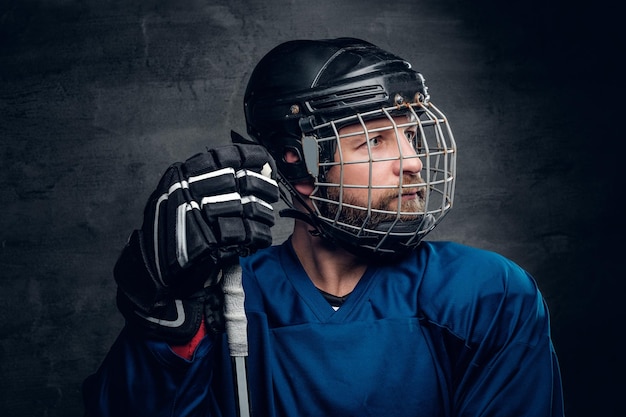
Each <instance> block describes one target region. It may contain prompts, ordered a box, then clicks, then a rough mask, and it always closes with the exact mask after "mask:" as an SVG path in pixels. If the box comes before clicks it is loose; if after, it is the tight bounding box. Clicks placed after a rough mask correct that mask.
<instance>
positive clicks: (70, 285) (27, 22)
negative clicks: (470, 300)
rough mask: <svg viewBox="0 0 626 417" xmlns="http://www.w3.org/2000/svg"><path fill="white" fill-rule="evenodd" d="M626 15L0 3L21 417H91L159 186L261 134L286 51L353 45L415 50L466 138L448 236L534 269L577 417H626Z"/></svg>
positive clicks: (7, 305) (282, 232)
mask: <svg viewBox="0 0 626 417" xmlns="http://www.w3.org/2000/svg"><path fill="white" fill-rule="evenodd" d="M583 6H584V7H583ZM617 16H619V15H618V14H617V13H616V12H615V11H613V10H610V9H607V8H606V7H604V5H603V4H601V3H599V2H594V3H593V4H584V5H581V6H575V5H574V3H571V4H570V3H566V2H562V3H561V2H557V1H550V0H544V1H539V0H529V1H526V2H516V1H502V2H498V1H495V0H494V1H490V0H479V1H471V2H470V1H467V2H463V1H460V0H456V1H455V0H440V1H426V0H413V1H411V0H397V1H394V2H380V1H373V0H362V1H357V0H341V1H327V0H317V1H315V2H304V1H295V0H293V1H287V0H275V1H267V0H266V1H245V0H231V1H226V0H217V1H209V0H204V1H202V0H178V1H173V0H171V1H157V0H153V1H148V0H146V1H143V0H142V1H105V0H100V1H96V0H82V1H80V0H54V1H52V0H50V1H43V0H41V1H35V0H2V1H0V140H1V142H0V158H1V159H0V161H1V162H0V163H1V166H2V173H1V174H0V185H1V187H2V193H0V410H2V414H3V415H6V416H11V417H13V416H31V417H35V416H37V417H38V416H64V417H66V416H78V415H81V413H82V405H81V397H80V384H81V381H82V379H83V378H84V377H85V376H86V375H87V374H89V373H91V372H93V371H95V369H96V368H97V366H98V364H99V363H100V361H101V360H102V358H103V357H104V355H105V354H106V351H107V350H108V348H109V346H110V345H111V343H112V342H113V340H114V338H115V336H116V334H117V332H118V331H119V329H120V327H121V326H122V319H121V317H120V316H119V314H118V313H117V311H116V308H115V302H114V293H115V286H114V283H113V280H112V274H111V271H112V267H113V264H114V262H115V259H116V257H117V255H118V253H119V250H120V249H121V247H122V246H123V244H124V242H125V240H126V238H127V236H128V234H129V232H130V231H131V229H133V228H134V227H136V226H138V225H139V223H140V221H141V213H142V209H143V204H144V201H145V199H146V198H147V196H148V195H149V193H150V191H151V190H152V188H153V187H154V186H155V184H156V182H157V180H158V178H159V177H160V174H161V173H162V172H163V170H164V169H165V168H166V167H167V165H168V164H169V163H171V162H173V161H177V160H182V159H185V158H187V157H188V156H190V155H191V154H193V153H196V152H198V151H202V150H203V149H205V147H207V146H214V145H217V144H221V143H226V142H227V141H228V138H229V135H228V134H229V131H230V129H236V130H239V131H241V132H243V131H244V128H243V127H242V126H243V118H242V117H243V116H242V103H241V101H242V95H243V90H244V88H245V84H246V82H247V77H248V75H249V73H250V71H251V69H252V66H253V65H254V64H255V63H256V61H257V60H258V59H259V58H260V57H261V56H262V55H263V54H264V53H265V52H267V51H268V50H269V49H270V48H271V47H273V46H275V45H276V44H277V43H279V42H282V41H285V40H289V39H292V38H322V37H336V36H355V37H361V38H364V39H366V40H369V41H371V42H374V43H377V44H379V45H380V46H382V47H384V48H388V49H391V50H393V51H395V52H396V53H398V54H400V55H402V56H405V57H406V58H409V59H410V60H411V61H412V62H413V64H414V66H415V67H416V68H417V69H419V70H420V71H422V72H423V73H424V75H425V76H426V79H427V82H428V84H429V86H430V92H431V94H432V98H433V102H434V103H435V104H437V105H438V106H439V107H440V108H442V109H443V110H444V111H445V112H446V113H447V115H448V117H449V119H450V121H451V124H452V126H453V129H454V131H455V136H456V139H457V142H458V145H459V166H458V183H457V190H458V193H457V200H456V207H455V208H454V210H453V212H452V214H450V216H449V217H448V218H446V220H445V221H444V222H443V224H442V225H441V226H440V227H439V228H438V229H437V231H436V232H435V233H434V234H433V235H432V238H433V239H452V240H456V241H460V242H463V243H467V244H470V245H474V246H479V247H482V248H486V249H492V250H495V251H498V252H500V253H502V254H504V255H506V256H508V257H510V258H512V259H513V260H515V261H516V262H518V263H519V264H520V265H522V266H523V267H524V268H526V269H527V270H528V271H530V272H531V273H532V274H533V275H534V276H535V278H536V279H537V281H538V283H539V286H540V288H541V290H542V292H543V294H544V296H545V298H546V299H547V301H548V304H549V306H550V311H551V317H552V324H553V335H554V341H555V344H556V348H557V351H558V353H559V355H560V361H561V366H562V372H563V377H564V388H565V400H566V410H567V413H568V416H569V417H575V416H576V417H577V416H607V417H608V416H624V415H626V407H625V406H624V402H623V399H622V398H621V397H622V396H623V394H624V391H625V389H626V384H625V383H624V378H623V373H624V370H625V369H624V368H625V366H624V365H625V364H624V358H623V355H624V354H623V352H622V345H621V339H622V338H621V334H622V333H623V332H624V309H623V307H622V305H623V294H624V288H625V285H624V282H623V280H624V278H625V276H626V274H625V268H624V265H623V257H624V254H623V252H624V251H623V249H624V244H623V240H622V239H623V235H624V234H623V232H624V214H623V213H624V205H623V203H621V202H620V200H621V198H620V194H621V189H620V187H621V186H623V185H622V183H623V179H624V178H623V174H621V172H622V171H621V170H620V169H619V166H620V164H623V162H622V159H623V155H624V154H623V151H622V148H623V146H622V144H621V141H622V140H623V129H622V130H619V131H618V130H617V128H616V125H617V122H618V121H619V119H618V117H619V116H621V112H620V113H619V114H618V110H621V109H622V108H623V105H619V104H618V103H619V102H618V100H617V98H613V96H614V94H615V92H614V89H616V88H617V86H618V83H617V76H618V75H619V74H620V70H619V69H618V67H617V62H618V61H619V59H618V57H619V54H620V53H622V52H623V51H624V43H623V40H622V39H621V38H619V37H618V34H619V29H620V26H619V24H618V22H617V20H618V17H617ZM289 226H290V225H289V222H280V224H279V226H277V228H276V241H277V242H278V241H281V240H282V239H284V238H285V236H286V235H287V233H288V228H289ZM529 383H533V382H532V381H529Z"/></svg>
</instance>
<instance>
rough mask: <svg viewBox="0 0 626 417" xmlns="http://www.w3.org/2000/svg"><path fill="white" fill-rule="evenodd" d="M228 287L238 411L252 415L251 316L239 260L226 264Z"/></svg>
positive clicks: (227, 311)
mask: <svg viewBox="0 0 626 417" xmlns="http://www.w3.org/2000/svg"><path fill="white" fill-rule="evenodd" d="M222 289H223V291H224V318H225V319H226V335H227V337H228V348H229V350H230V357H231V359H232V366H233V374H234V379H235V400H236V402H237V415H238V416H239V417H250V399H249V397H248V376H247V369H246V366H247V358H248V335H247V326H248V320H247V318H246V312H245V310H244V298H245V295H244V292H243V284H242V282H241V266H240V265H239V262H235V263H233V264H231V265H228V266H226V267H224V270H223V277H222Z"/></svg>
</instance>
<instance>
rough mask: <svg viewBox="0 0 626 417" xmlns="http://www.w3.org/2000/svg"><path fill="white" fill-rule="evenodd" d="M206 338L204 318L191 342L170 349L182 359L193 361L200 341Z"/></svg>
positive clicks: (172, 346)
mask: <svg viewBox="0 0 626 417" xmlns="http://www.w3.org/2000/svg"><path fill="white" fill-rule="evenodd" d="M204 336H206V328H205V327H204V318H203V319H202V323H201V324H200V328H199V329H198V332H197V333H196V334H195V335H194V336H193V337H192V338H191V340H190V341H189V342H187V343H185V344H184V345H170V348H171V349H172V351H173V352H174V353H175V354H177V355H178V356H180V357H181V358H185V359H187V360H191V358H192V357H193V354H194V352H195V351H196V348H197V347H198V345H199V344H200V341H201V340H202V338H203V337H204Z"/></svg>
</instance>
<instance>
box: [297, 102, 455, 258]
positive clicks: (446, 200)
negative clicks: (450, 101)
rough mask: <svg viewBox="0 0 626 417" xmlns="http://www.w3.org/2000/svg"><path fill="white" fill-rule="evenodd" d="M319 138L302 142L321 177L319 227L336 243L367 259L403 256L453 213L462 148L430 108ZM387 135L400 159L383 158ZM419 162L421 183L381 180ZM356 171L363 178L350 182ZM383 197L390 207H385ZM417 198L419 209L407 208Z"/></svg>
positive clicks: (420, 106)
mask: <svg viewBox="0 0 626 417" xmlns="http://www.w3.org/2000/svg"><path fill="white" fill-rule="evenodd" d="M373 121H376V122H375V123H373ZM348 126H350V128H349V129H346V127H348ZM314 131H315V132H317V134H316V135H307V136H305V137H303V140H302V146H303V151H304V159H305V161H306V165H307V169H308V170H309V172H310V174H311V175H312V176H313V177H314V178H315V183H314V184H315V189H314V191H313V193H312V195H311V196H310V199H311V202H312V205H313V211H314V213H315V215H316V216H317V217H318V219H319V220H320V226H321V227H322V228H323V229H324V231H325V232H326V234H328V235H330V236H332V237H334V238H335V239H336V240H339V241H343V242H344V243H348V244H349V245H351V246H353V247H355V248H358V250H360V251H365V253H371V252H374V253H376V254H380V255H385V254H390V255H394V254H398V253H403V252H405V251H406V250H409V249H411V248H413V247H415V246H417V245H418V244H419V242H420V241H421V240H422V239H423V238H424V237H425V236H426V234H428V233H429V232H430V231H432V230H433V229H434V228H435V226H436V225H437V224H438V223H439V222H440V221H441V219H443V217H444V216H445V215H446V214H447V213H448V211H449V210H450V209H451V208H452V205H453V201H454V187H455V179H456V154H457V149H456V143H455V141H454V137H453V134H452V130H451V128H450V125H449V123H448V121H447V119H446V117H445V115H444V114H443V113H442V112H441V111H440V110H439V109H438V108H437V107H435V106H434V105H433V104H432V103H431V102H429V101H425V102H424V101H419V100H416V101H415V102H413V103H402V104H399V105H396V106H392V107H386V108H381V109H378V110H373V111H369V112H364V113H357V114H355V115H352V116H349V117H344V118H341V119H336V120H332V121H329V122H326V123H323V124H320V125H318V126H314ZM407 132H409V133H408V135H407ZM382 136H384V137H386V138H387V139H386V140H387V141H389V140H390V139H388V138H395V141H396V142H395V144H394V145H393V146H395V152H386V153H384V155H383V154H381V153H380V152H379V151H378V150H377V146H378V142H377V140H379V138H380V137H382ZM407 136H408V137H407ZM354 141H358V142H359V143H360V145H359V146H361V151H360V152H359V153H358V155H356V156H355V153H354V152H352V147H351V146H352V145H348V144H350V143H354ZM402 141H408V142H409V143H410V145H411V146H410V147H407V146H406V144H403V143H402ZM386 146H387V149H388V150H389V149H390V148H389V146H390V145H389V143H387V145H386ZM415 158H417V159H419V161H420V163H421V166H422V168H421V170H420V172H419V174H417V176H413V177H407V176H403V175H398V179H397V181H396V182H395V183H391V184H385V183H381V180H380V178H376V174H377V172H379V173H380V171H379V170H377V167H381V166H382V165H383V164H385V163H387V164H388V165H389V164H391V163H392V164H396V167H397V168H396V169H398V170H399V172H402V171H404V170H405V169H406V167H407V166H408V165H409V164H412V166H415V161H412V160H413V159H415ZM354 168H357V169H359V172H361V173H362V174H361V176H360V177H359V178H358V180H356V181H355V180H354V178H352V180H348V179H347V178H346V176H345V172H347V171H348V170H350V169H354ZM354 195H359V196H360V199H355V198H353V196H354ZM380 195H385V196H386V197H385V198H386V199H387V200H386V201H387V202H388V204H385V205H383V206H381V205H379V201H380V199H379V198H377V197H378V196H380ZM412 195H416V196H417V197H415V199H416V200H417V203H415V202H413V203H411V204H409V205H407V204H405V201H406V200H407V199H408V197H409V196H412Z"/></svg>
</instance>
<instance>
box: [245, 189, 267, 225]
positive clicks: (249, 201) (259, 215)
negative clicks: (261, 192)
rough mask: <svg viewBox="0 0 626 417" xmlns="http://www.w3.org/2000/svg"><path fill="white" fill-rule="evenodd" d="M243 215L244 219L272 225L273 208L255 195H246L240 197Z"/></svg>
mask: <svg viewBox="0 0 626 417" xmlns="http://www.w3.org/2000/svg"><path fill="white" fill-rule="evenodd" d="M241 201H242V203H243V204H242V206H243V215H244V217H245V218H246V219H250V220H254V221H259V222H262V223H264V224H266V225H268V226H270V227H271V226H274V209H273V208H272V206H271V205H270V204H268V203H267V202H265V201H263V200H261V199H259V198H256V197H255V196H246V197H243V198H242V199H241Z"/></svg>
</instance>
